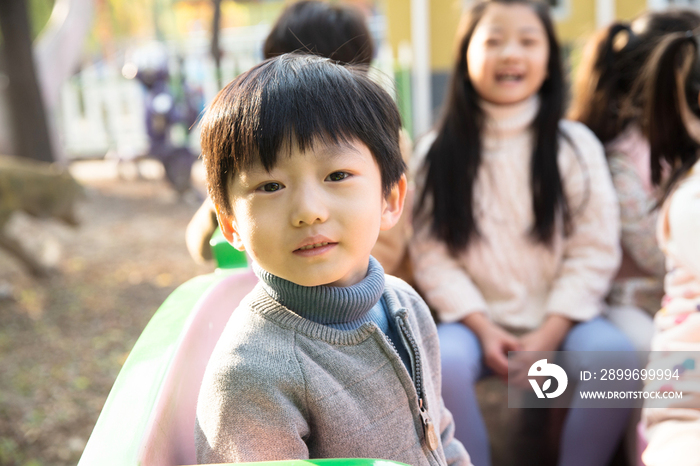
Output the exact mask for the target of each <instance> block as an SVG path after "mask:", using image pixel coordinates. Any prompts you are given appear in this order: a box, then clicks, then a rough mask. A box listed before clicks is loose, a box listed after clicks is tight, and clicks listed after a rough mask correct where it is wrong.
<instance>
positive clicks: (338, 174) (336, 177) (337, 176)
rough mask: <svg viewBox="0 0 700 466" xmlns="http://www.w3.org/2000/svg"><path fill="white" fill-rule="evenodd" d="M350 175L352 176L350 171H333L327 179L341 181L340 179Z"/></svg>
mask: <svg viewBox="0 0 700 466" xmlns="http://www.w3.org/2000/svg"><path fill="white" fill-rule="evenodd" d="M348 176H350V174H349V173H345V172H333V173H331V174H330V175H328V178H326V179H327V180H329V181H340V180H344V179H345V178H347V177H348Z"/></svg>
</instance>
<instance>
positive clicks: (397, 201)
mask: <svg viewBox="0 0 700 466" xmlns="http://www.w3.org/2000/svg"><path fill="white" fill-rule="evenodd" d="M407 190H408V181H407V180H406V174H403V175H401V179H399V181H398V183H396V184H395V185H394V187H393V188H391V192H390V193H389V195H388V196H386V197H385V198H384V203H383V204H384V209H383V210H382V220H381V223H380V226H379V229H380V230H388V229H390V228H391V227H393V226H394V225H396V223H397V222H398V221H399V218H401V212H403V206H404V201H405V200H406V192H407Z"/></svg>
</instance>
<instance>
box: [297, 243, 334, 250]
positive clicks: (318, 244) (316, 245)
mask: <svg viewBox="0 0 700 466" xmlns="http://www.w3.org/2000/svg"><path fill="white" fill-rule="evenodd" d="M327 244H328V243H316V244H309V245H308V246H303V247H301V248H299V249H302V250H306V249H313V248H320V247H321V246H326V245H327Z"/></svg>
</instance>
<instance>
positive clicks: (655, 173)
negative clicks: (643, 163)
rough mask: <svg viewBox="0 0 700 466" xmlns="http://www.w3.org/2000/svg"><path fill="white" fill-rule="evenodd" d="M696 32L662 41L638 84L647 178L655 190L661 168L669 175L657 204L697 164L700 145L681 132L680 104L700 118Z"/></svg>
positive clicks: (682, 121) (683, 130) (658, 183)
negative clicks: (646, 146) (648, 160)
mask: <svg viewBox="0 0 700 466" xmlns="http://www.w3.org/2000/svg"><path fill="white" fill-rule="evenodd" d="M697 33H698V31H697V30H696V31H695V32H693V31H686V32H680V33H675V34H670V35H668V36H667V37H665V38H664V39H663V40H662V41H661V43H660V44H659V45H658V47H657V48H656V49H655V50H654V53H653V54H652V55H651V57H650V59H649V62H648V63H647V64H646V66H645V68H644V72H643V73H642V75H641V76H640V80H639V81H638V85H639V86H640V88H641V89H642V93H643V95H644V96H645V97H644V99H645V102H646V105H645V107H644V113H643V119H642V129H643V131H644V133H645V134H646V136H647V137H648V138H649V145H650V146H651V179H652V181H653V182H654V184H656V185H660V184H661V178H662V168H663V165H667V166H669V167H670V168H671V170H672V171H671V174H670V177H669V179H668V181H667V182H666V184H665V187H664V194H663V197H662V198H661V200H660V201H659V203H662V202H663V201H664V200H665V199H666V198H667V197H668V195H669V193H670V192H671V191H672V189H673V187H674V186H675V184H676V182H677V181H678V180H680V179H681V178H682V177H683V175H685V174H686V173H687V172H688V171H689V170H690V169H691V168H692V166H693V165H694V164H695V163H696V162H697V161H698V150H699V149H700V144H699V143H698V142H697V141H696V140H695V139H693V138H692V137H691V135H690V134H689V132H688V130H687V128H686V121H684V118H683V107H684V106H683V105H682V102H684V103H685V104H686V105H687V108H688V109H689V110H690V112H691V113H692V114H693V115H694V116H695V117H696V118H700V105H698V94H699V93H700V59H699V58H698V37H697Z"/></svg>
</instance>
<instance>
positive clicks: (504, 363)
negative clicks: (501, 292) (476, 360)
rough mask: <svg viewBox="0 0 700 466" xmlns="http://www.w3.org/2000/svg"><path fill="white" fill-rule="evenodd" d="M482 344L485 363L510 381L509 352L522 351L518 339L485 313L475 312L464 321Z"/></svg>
mask: <svg viewBox="0 0 700 466" xmlns="http://www.w3.org/2000/svg"><path fill="white" fill-rule="evenodd" d="M462 323H463V324H464V325H466V326H467V327H469V328H470V329H471V330H472V331H473V332H474V333H475V334H476V336H477V337H479V341H480V342H481V348H482V350H483V351H484V362H485V363H486V365H487V366H488V367H489V368H490V369H491V370H493V371H494V372H495V373H496V375H498V376H499V377H501V378H502V379H503V380H504V381H506V380H507V379H508V351H519V350H521V349H522V348H521V345H520V342H519V341H518V338H517V337H516V336H515V335H513V334H511V333H510V332H507V331H505V330H504V329H502V328H501V327H499V326H498V325H496V324H494V323H493V322H491V321H490V320H489V319H488V318H487V317H486V316H485V315H484V314H483V313H481V312H475V313H472V314H469V315H468V316H467V317H465V318H464V319H462Z"/></svg>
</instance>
